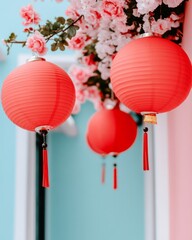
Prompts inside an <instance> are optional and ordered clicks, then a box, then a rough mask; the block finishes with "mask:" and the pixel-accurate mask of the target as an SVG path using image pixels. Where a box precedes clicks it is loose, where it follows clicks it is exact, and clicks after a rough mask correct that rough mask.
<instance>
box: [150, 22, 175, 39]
mask: <svg viewBox="0 0 192 240" xmlns="http://www.w3.org/2000/svg"><path fill="white" fill-rule="evenodd" d="M170 29H171V23H170V21H168V20H166V19H158V20H157V21H153V22H152V23H151V30H152V32H153V33H156V34H160V35H162V34H164V33H165V32H166V31H168V30H170Z"/></svg>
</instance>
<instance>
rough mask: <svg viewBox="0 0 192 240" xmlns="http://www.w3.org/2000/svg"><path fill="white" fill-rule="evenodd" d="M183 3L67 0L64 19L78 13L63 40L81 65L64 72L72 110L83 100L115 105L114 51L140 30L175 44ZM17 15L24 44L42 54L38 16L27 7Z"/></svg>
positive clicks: (44, 49) (43, 42)
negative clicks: (68, 81) (69, 82)
mask: <svg viewBox="0 0 192 240" xmlns="http://www.w3.org/2000/svg"><path fill="white" fill-rule="evenodd" d="M36 1H37V0H36ZM41 1H44V0H41ZM55 1H56V2H58V3H59V2H62V1H63V0H55ZM184 1H186V0H78V1H77V0H69V2H70V4H69V6H68V8H67V10H66V13H65V14H66V15H67V17H69V18H71V19H73V20H74V21H76V20H77V19H78V18H79V17H80V16H82V15H83V17H81V18H80V19H79V21H78V22H77V23H76V24H77V25H78V26H79V30H78V31H77V33H76V35H75V36H74V37H73V38H72V39H71V40H70V41H68V46H69V48H70V49H73V50H78V51H79V52H80V57H79V63H80V64H78V65H77V66H74V65H73V66H71V68H70V70H69V74H70V76H71V78H72V79H73V81H74V83H75V88H76V96H77V98H76V104H75V108H74V111H73V113H78V112H79V111H80V109H81V104H83V103H84V102H85V101H86V100H89V101H91V102H92V103H93V104H94V107H95V108H96V109H100V108H102V107H106V106H113V105H115V104H116V102H117V98H116V97H115V96H114V94H113V91H112V89H111V85H110V68H111V63H112V61H113V58H114V57H115V55H116V53H117V52H118V51H119V49H121V48H122V47H123V46H124V45H125V44H127V43H128V42H129V41H132V40H133V39H135V38H137V37H138V36H140V35H141V34H143V33H151V34H153V35H158V36H159V35H160V36H162V37H166V38H169V39H170V40H172V41H175V42H177V43H180V40H181V35H182V34H181V32H182V29H181V25H182V21H183V12H182V9H183V8H182V7H183V3H184ZM174 8H177V9H176V10H177V11H174ZM164 10H165V11H164ZM20 15H21V17H22V18H23V19H24V21H23V25H24V26H25V29H24V31H26V32H27V31H28V32H30V33H33V34H30V36H29V37H28V39H27V41H26V46H27V47H28V48H29V49H31V50H32V51H33V52H36V53H38V54H39V55H43V54H45V53H46V52H47V47H46V40H45V38H44V36H43V35H42V34H41V33H40V32H38V31H37V30H36V31H35V30H34V28H33V25H38V24H39V22H40V20H41V19H40V16H39V14H38V13H36V11H35V10H34V9H33V7H32V5H28V6H26V7H23V8H22V9H21V11H20Z"/></svg>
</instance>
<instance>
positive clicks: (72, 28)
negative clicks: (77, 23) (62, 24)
mask: <svg viewBox="0 0 192 240" xmlns="http://www.w3.org/2000/svg"><path fill="white" fill-rule="evenodd" d="M67 33H68V35H69V36H70V37H71V38H72V37H74V36H75V35H76V29H75V27H74V26H71V27H70V28H69V29H68V30H67Z"/></svg>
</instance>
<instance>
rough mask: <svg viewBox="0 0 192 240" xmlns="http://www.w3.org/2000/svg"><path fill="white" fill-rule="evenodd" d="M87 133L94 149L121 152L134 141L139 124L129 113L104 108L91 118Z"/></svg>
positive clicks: (106, 152) (105, 152)
mask: <svg viewBox="0 0 192 240" xmlns="http://www.w3.org/2000/svg"><path fill="white" fill-rule="evenodd" d="M86 135H87V139H88V143H89V145H90V147H91V148H93V149H92V150H93V151H96V152H99V151H100V153H103V154H109V153H121V152H123V151H125V150H127V149H128V148H130V147H131V145H132V144H133V143H134V141H135V139H136V135H137V125H136V123H135V121H134V120H133V118H132V117H131V116H130V115H129V114H127V113H125V112H122V111H120V110H119V109H112V110H108V109H103V110H101V111H98V112H96V113H95V114H94V115H93V116H92V117H91V118H90V120H89V122H88V126H87V133H86Z"/></svg>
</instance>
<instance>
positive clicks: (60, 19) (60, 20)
mask: <svg viewBox="0 0 192 240" xmlns="http://www.w3.org/2000/svg"><path fill="white" fill-rule="evenodd" d="M56 21H57V22H59V23H60V24H62V25H64V24H65V18H64V17H58V18H57V19H56Z"/></svg>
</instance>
